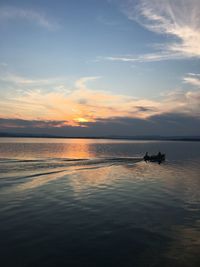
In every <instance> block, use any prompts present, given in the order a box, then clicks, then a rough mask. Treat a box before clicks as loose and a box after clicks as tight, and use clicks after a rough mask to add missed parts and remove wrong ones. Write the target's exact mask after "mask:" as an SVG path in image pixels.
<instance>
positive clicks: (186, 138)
mask: <svg viewBox="0 0 200 267" xmlns="http://www.w3.org/2000/svg"><path fill="white" fill-rule="evenodd" d="M0 137H15V138H20V137H23V138H91V139H124V140H163V141H200V136H157V135H153V136H148V135H147V136H146V135H145V136H118V135H109V136H78V137H77V136H57V135H50V134H31V133H7V132H0Z"/></svg>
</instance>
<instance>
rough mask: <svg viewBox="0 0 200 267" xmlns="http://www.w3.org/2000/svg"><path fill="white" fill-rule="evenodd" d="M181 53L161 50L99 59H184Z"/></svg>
mask: <svg viewBox="0 0 200 267" xmlns="http://www.w3.org/2000/svg"><path fill="white" fill-rule="evenodd" d="M182 58H183V57H182V55H181V54H180V53H169V52H160V53H151V54H145V55H138V56H112V57H99V59H103V60H109V61H118V62H141V63H142V62H155V61H163V60H171V59H182Z"/></svg>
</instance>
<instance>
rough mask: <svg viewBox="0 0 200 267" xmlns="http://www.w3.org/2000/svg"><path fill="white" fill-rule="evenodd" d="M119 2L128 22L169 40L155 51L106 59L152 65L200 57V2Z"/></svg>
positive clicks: (155, 0) (157, 46) (156, 0)
mask: <svg viewBox="0 0 200 267" xmlns="http://www.w3.org/2000/svg"><path fill="white" fill-rule="evenodd" d="M117 2H118V3H119V2H120V8H121V10H122V12H123V13H124V14H125V15H126V16H127V17H128V19H130V20H133V21H135V22H137V23H139V24H140V25H141V26H142V27H144V28H146V29H147V30H149V31H152V32H155V33H157V34H160V35H163V36H165V37H166V38H167V39H168V40H169V41H168V42H166V43H163V44H162V45H156V46H155V47H154V48H155V52H154V53H151V54H145V55H139V56H134V55H133V56H129V57H127V56H119V57H118V56H114V57H106V58H104V59H107V60H112V61H122V62H135V61H136V62H151V61H161V60H172V59H184V58H199V57H200V31H199V28H200V1H199V0H190V1H188V0H174V1H172V0H165V1H162V0H151V1H149V0H138V1H136V0H125V1H117Z"/></svg>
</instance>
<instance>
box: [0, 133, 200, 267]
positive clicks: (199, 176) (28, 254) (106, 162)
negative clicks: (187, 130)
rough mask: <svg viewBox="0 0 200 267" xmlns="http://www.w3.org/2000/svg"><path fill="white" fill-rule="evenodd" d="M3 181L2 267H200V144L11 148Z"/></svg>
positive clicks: (6, 144) (18, 142) (3, 154)
mask: <svg viewBox="0 0 200 267" xmlns="http://www.w3.org/2000/svg"><path fill="white" fill-rule="evenodd" d="M146 151H148V152H149V153H157V152H158V151H161V152H165V153H166V154H167V161H166V162H165V163H164V164H161V165H158V164H155V163H145V162H143V161H141V158H142V156H143V155H144V153H145V152H146ZM0 172H1V173H0V262H1V263H0V264H1V266H2V267H4V266H6V267H7V266H20V267H21V266H37V267H40V266H42V267H43V266H70V267H71V266H72V267H73V266H78V267H79V266H88V267H90V266H92V267H95V266H97V267H98V266H101V267H110V266H123V267H124V266H125V267H126V266H128V267H129V266H131V267H133V266H134V267H135V266H136V267H137V266H145V267H146V266H156V267H158V266H180V267H182V266H183V267H186V266H187V267H189V266H192V267H193V266H200V253H199V252H200V142H151V141H146V142H144V141H114V140H88V139H87V140H86V139H85V140H84V139H70V140H61V139H6V138H1V139H0Z"/></svg>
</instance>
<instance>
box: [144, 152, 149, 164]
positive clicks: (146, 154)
mask: <svg viewBox="0 0 200 267" xmlns="http://www.w3.org/2000/svg"><path fill="white" fill-rule="evenodd" d="M148 159H149V155H148V152H146V153H145V155H144V160H145V161H146V162H147V160H148Z"/></svg>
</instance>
